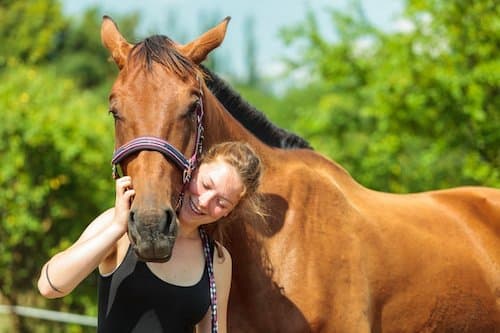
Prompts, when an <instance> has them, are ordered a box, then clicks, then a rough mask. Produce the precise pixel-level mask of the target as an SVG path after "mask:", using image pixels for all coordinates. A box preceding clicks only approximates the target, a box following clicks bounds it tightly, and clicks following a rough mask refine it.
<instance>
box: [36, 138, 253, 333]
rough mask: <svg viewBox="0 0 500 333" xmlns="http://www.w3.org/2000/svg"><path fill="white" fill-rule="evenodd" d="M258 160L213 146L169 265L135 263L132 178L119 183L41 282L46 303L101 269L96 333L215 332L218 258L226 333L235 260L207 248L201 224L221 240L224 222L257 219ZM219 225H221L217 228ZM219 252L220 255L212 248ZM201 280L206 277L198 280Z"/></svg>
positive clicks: (189, 196)
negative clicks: (245, 215) (108, 204)
mask: <svg viewBox="0 0 500 333" xmlns="http://www.w3.org/2000/svg"><path fill="white" fill-rule="evenodd" d="M260 174H261V163H260V160H259V158H258V157H257V155H256V154H255V152H254V151H253V150H252V149H251V148H250V146H248V145H247V144H244V143H239V142H228V143H222V144H219V145H216V146H214V147H212V148H211V149H210V150H209V151H208V152H207V153H206V154H205V155H204V156H203V158H202V160H201V161H200V165H199V167H198V169H197V170H196V171H195V173H194V176H193V179H192V181H191V182H190V184H189V186H188V187H187V189H186V191H185V195H184V200H183V203H182V206H181V208H180V209H179V212H178V223H179V233H178V236H177V239H176V242H175V245H174V248H173V252H172V257H171V259H170V260H169V261H168V262H166V263H152V262H148V263H144V262H140V261H137V257H136V256H135V253H134V252H133V251H132V250H131V246H130V241H129V238H128V236H127V221H128V217H129V210H130V204H131V201H132V200H133V197H134V194H135V192H134V189H133V182H132V179H131V178H130V177H128V176H125V177H122V178H120V179H118V180H117V181H116V203H115V207H114V208H111V209H109V210H107V211H105V212H104V213H102V214H101V215H100V216H98V217H97V218H96V219H95V220H94V221H92V222H91V223H90V224H89V226H88V227H87V228H86V229H85V231H84V232H83V233H82V235H81V236H80V238H79V239H78V240H77V241H76V242H75V243H74V244H73V245H72V246H71V247H69V248H68V249H67V250H65V251H62V252H60V253H58V254H56V255H55V256H54V257H52V258H51V259H50V260H49V261H48V262H47V263H46V264H45V265H44V266H43V268H42V272H41V274H40V278H39V280H38V289H39V290H40V293H41V294H42V295H43V296H45V297H48V298H56V297H62V296H65V295H67V294H69V293H70V292H71V291H72V290H73V289H74V288H75V287H76V286H77V285H78V284H79V283H80V282H81V281H82V280H83V279H85V278H86V277H87V276H88V275H89V274H90V273H91V272H92V271H93V270H94V269H95V268H96V267H98V268H99V273H100V274H99V319H98V331H99V332H148V333H149V332H192V331H193V329H194V328H195V327H196V329H197V331H198V332H211V329H212V323H211V317H212V310H211V308H210V306H209V305H210V303H211V300H210V292H209V274H208V267H206V266H208V265H205V256H204V245H206V244H209V246H210V248H211V250H212V251H211V252H210V253H213V254H214V255H213V258H211V260H212V262H213V276H214V278H215V285H216V299H217V302H216V304H217V322H218V329H219V332H226V330H227V328H226V325H227V323H226V321H227V320H226V317H227V302H228V296H229V289H230V283H231V256H230V254H229V253H228V251H227V250H226V249H225V248H224V247H223V246H222V245H220V244H219V243H214V242H212V241H210V242H207V243H206V244H204V242H203V241H202V236H201V235H202V234H205V233H200V232H199V229H200V227H203V228H205V227H208V225H210V230H211V232H210V234H211V235H213V234H219V235H221V234H222V232H221V230H222V227H223V223H224V222H227V221H229V220H231V217H237V216H238V215H239V213H238V212H236V210H246V211H248V210H250V211H251V212H253V213H256V214H258V215H260V216H262V214H261V209H260V201H259V196H258V193H257V187H258V186H259V180H260ZM216 221H218V222H217V223H214V222H216ZM214 248H215V249H216V251H213V250H214ZM200 277H201V278H200Z"/></svg>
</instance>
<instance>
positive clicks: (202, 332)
mask: <svg viewBox="0 0 500 333" xmlns="http://www.w3.org/2000/svg"><path fill="white" fill-rule="evenodd" d="M215 248H216V249H217V248H221V249H222V252H223V256H222V258H221V257H219V255H218V254H217V253H216V252H217V251H214V255H213V260H214V261H213V262H214V277H215V287H216V288H217V323H218V327H219V330H218V332H219V333H226V332H227V304H228V300H229V291H230V289H231V274H232V265H233V264H232V260H231V255H230V254H229V252H228V251H227V249H226V248H225V247H224V246H220V247H217V246H216V247H215ZM211 325H212V308H211V307H210V308H209V309H208V311H207V313H206V314H205V316H204V317H203V319H202V321H201V322H200V323H199V324H198V325H197V327H196V332H197V333H210V332H211V327H212V326H211Z"/></svg>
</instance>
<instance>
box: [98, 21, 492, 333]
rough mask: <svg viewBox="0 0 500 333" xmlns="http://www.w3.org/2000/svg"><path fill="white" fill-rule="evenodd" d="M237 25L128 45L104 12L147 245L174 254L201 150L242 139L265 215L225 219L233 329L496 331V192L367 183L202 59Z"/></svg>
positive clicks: (113, 105)
mask: <svg viewBox="0 0 500 333" xmlns="http://www.w3.org/2000/svg"><path fill="white" fill-rule="evenodd" d="M228 22H229V18H226V19H224V20H223V21H221V22H220V23H219V24H217V25H215V26H214V27H212V28H211V29H209V30H207V31H205V32H204V33H202V34H201V35H200V36H199V37H197V38H195V39H193V40H192V41H190V42H189V43H186V44H180V43H177V42H175V41H173V40H172V39H170V38H168V37H166V36H163V35H153V36H151V37H148V38H145V39H144V40H142V41H140V42H138V43H136V44H131V43H129V42H128V41H127V40H126V39H125V38H124V37H123V35H122V34H121V33H120V31H119V29H118V27H117V25H116V24H115V23H114V22H113V20H112V19H111V18H109V17H107V16H105V17H104V18H103V21H102V26H101V39H102V42H103V44H104V46H105V47H106V48H107V49H108V50H109V52H110V54H111V57H112V58H113V60H114V62H115V63H116V65H117V66H118V68H119V73H118V75H117V78H116V80H115V82H114V84H113V86H112V88H111V93H110V97H109V104H110V112H111V113H112V114H113V116H114V118H115V146H116V147H115V148H117V149H118V150H120V148H121V147H124V146H126V145H127V144H129V143H131V142H133V143H136V144H137V145H138V146H139V148H138V149H136V150H130V149H129V150H128V151H127V154H124V155H125V156H123V157H122V158H121V159H120V160H115V161H114V163H115V164H120V166H121V168H122V170H123V172H124V173H126V174H128V175H130V176H131V177H132V179H133V181H134V188H135V191H136V196H135V199H134V201H133V204H132V207H131V212H130V219H129V237H130V239H131V242H132V244H133V245H134V248H135V250H136V253H137V255H138V256H139V257H140V258H142V259H143V260H148V261H165V260H168V258H169V256H170V251H171V248H172V245H173V242H174V241H175V236H176V228H177V227H176V223H177V222H176V215H175V205H176V203H177V202H178V197H179V193H180V192H181V191H182V187H183V182H185V181H186V174H187V175H188V176H189V173H190V171H191V169H192V167H195V165H194V166H193V164H194V163H192V162H193V160H196V156H197V154H198V153H200V151H201V150H205V149H207V148H208V147H210V146H212V145H214V144H216V143H219V142H224V141H244V142H248V143H249V144H250V145H251V146H252V147H253V148H254V149H255V151H256V152H257V153H258V154H259V156H260V157H261V160H262V163H263V166H264V175H263V179H262V184H261V186H260V188H259V191H260V193H262V195H263V197H264V200H265V204H266V207H267V209H268V214H267V217H266V222H265V223H260V224H259V223H252V217H251V216H250V217H246V218H245V219H242V220H241V221H238V222H233V223H231V224H230V225H229V227H228V231H227V236H226V240H227V242H226V243H225V245H226V246H227V248H228V250H229V252H230V253H231V255H232V258H233V267H234V269H233V277H232V286H231V292H230V299H229V309H228V320H229V331H231V332H288V333H290V332H355V333H360V332H500V266H499V265H500V190H498V189H493V188H487V187H480V186H477V187H471V186H468V187H465V186H464V187H458V188H450V189H443V190H434V191H428V192H421V193H410V194H394V193H384V192H380V191H375V190H371V189H369V188H367V187H364V186H363V185H361V184H360V183H358V182H357V181H355V180H354V178H353V177H352V176H351V175H350V174H349V173H348V172H347V171H346V170H345V169H344V168H343V167H342V166H340V165H339V164H338V163H336V162H334V161H332V160H330V159H328V158H326V157H325V156H323V155H322V154H321V153H319V152H316V151H314V150H313V149H312V148H311V147H310V146H309V144H308V143H307V141H306V140H304V139H302V138H300V137H299V136H297V135H295V134H293V133H291V132H288V131H286V130H283V129H280V128H279V127H278V126H276V125H274V124H273V123H271V122H270V121H269V120H268V119H267V118H266V117H265V115H264V114H262V113H260V112H259V111H258V110H256V109H255V108H253V107H252V106H251V105H249V104H248V103H247V102H246V101H244V100H243V98H242V97H241V96H240V95H238V93H237V92H235V91H234V90H233V89H232V88H231V87H230V86H229V85H228V84H226V83H225V82H224V81H223V80H222V79H220V78H219V77H218V76H217V75H216V74H215V73H213V72H211V71H209V70H208V69H206V68H205V67H203V65H202V62H203V61H204V60H205V59H206V57H207V56H208V54H209V53H210V52H211V51H213V50H214V49H216V48H217V47H218V46H219V45H221V43H222V42H223V39H224V36H225V34H226V30H227V25H228ZM200 133H201V134H200ZM141 138H146V139H148V140H153V141H155V140H157V142H153V143H151V142H149V143H148V142H145V141H144V140H146V139H144V140H142V139H141ZM141 140H142V141H141ZM141 144H144V145H142V146H141ZM154 144H157V145H158V146H162V147H166V146H168V148H169V150H170V148H172V149H173V150H174V151H175V152H176V153H177V154H175V156H172V154H171V153H169V151H165V149H164V148H158V147H157V146H154ZM148 145H149V146H148ZM129 148H130V147H129ZM178 155H181V156H180V157H179V156H178ZM186 156H187V158H186ZM189 156H191V158H189ZM176 159H178V160H180V161H181V162H179V161H177V160H176ZM174 162H175V163H174ZM187 178H189V177H187Z"/></svg>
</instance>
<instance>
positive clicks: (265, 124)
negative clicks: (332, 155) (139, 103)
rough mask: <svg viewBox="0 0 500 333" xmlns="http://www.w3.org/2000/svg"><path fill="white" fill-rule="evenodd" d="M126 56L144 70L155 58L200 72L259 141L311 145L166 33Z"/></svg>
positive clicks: (178, 69)
mask: <svg viewBox="0 0 500 333" xmlns="http://www.w3.org/2000/svg"><path fill="white" fill-rule="evenodd" d="M129 57H130V60H132V61H136V62H140V63H141V64H143V65H144V66H145V67H146V69H147V70H148V71H152V68H153V63H155V62H156V63H158V64H161V65H162V66H164V67H165V68H166V69H167V70H169V71H172V72H174V73H176V74H177V75H179V76H180V77H182V78H187V77H188V76H193V75H201V76H202V77H204V78H205V83H206V84H207V86H208V88H209V89H210V91H212V93H213V94H214V95H215V97H216V98H217V99H218V100H219V102H221V103H222V105H223V106H224V107H225V108H226V109H227V110H228V111H229V112H230V113H231V114H232V115H233V117H235V118H236V119H237V120H238V121H239V122H240V123H241V124H242V125H243V126H244V127H245V128H246V129H248V130H249V131H250V132H251V133H253V134H254V135H255V136H256V137H257V138H259V139H260V140H261V141H263V142H264V143H266V144H268V145H270V146H272V147H277V148H284V149H298V148H307V149H312V147H311V146H310V145H309V143H308V142H307V141H306V140H305V139H303V138H301V137H300V136H298V135H296V134H294V133H291V132H289V131H287V130H284V129H282V128H280V127H278V126H276V125H275V124H273V123H272V122H271V121H270V120H269V119H268V118H267V117H266V116H265V115H264V113H262V112H261V111H259V110H257V109H256V108H255V107H253V106H251V105H250V104H248V103H247V102H246V101H245V100H244V99H243V98H242V97H241V96H240V95H239V94H238V93H237V92H235V91H234V90H233V89H232V88H230V87H229V85H227V84H226V83H225V82H224V81H223V80H222V79H221V78H219V77H218V76H217V75H216V74H214V73H213V72H212V71H210V70H209V69H208V68H206V67H204V66H200V68H201V71H200V70H199V69H198V68H197V67H196V66H195V65H194V64H193V63H192V62H191V61H189V59H187V58H186V57H184V56H183V55H181V54H180V53H179V52H178V51H177V50H176V49H175V47H174V42H173V41H172V40H171V39H170V38H168V37H167V36H163V35H153V36H151V37H148V38H145V39H144V40H143V41H141V42H139V43H137V44H135V45H134V47H133V48H132V52H130V53H129Z"/></svg>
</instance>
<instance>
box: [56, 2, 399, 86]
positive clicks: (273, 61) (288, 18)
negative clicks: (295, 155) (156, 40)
mask: <svg viewBox="0 0 500 333" xmlns="http://www.w3.org/2000/svg"><path fill="white" fill-rule="evenodd" d="M361 3H362V6H363V8H364V9H365V14H366V16H367V17H368V19H369V20H370V21H372V22H373V23H375V24H376V25H377V26H379V27H380V28H382V29H384V30H390V29H392V28H394V27H395V24H396V22H395V21H396V17H397V15H398V14H399V13H400V12H401V9H402V7H401V6H402V0H361ZM62 4H63V10H64V11H65V13H66V14H69V15H71V16H75V17H78V15H80V14H82V13H83V11H84V9H85V8H87V7H89V6H96V7H98V8H99V9H100V11H101V13H102V14H106V15H109V16H111V17H114V16H116V17H117V16H119V15H122V14H126V13H130V12H139V14H140V20H139V21H140V26H139V37H140V38H144V37H147V36H149V35H152V34H162V35H167V36H169V37H170V38H172V39H173V40H175V41H177V42H179V43H182V44H184V43H187V42H189V41H190V40H191V39H193V38H195V37H197V36H198V35H199V34H201V33H202V32H204V31H205V30H206V29H205V28H206V27H204V26H202V24H206V23H205V22H206V21H205V22H201V21H202V20H201V18H203V17H208V18H209V19H210V20H211V21H215V22H218V21H221V20H222V19H224V18H225V17H226V16H231V21H230V23H229V26H228V30H227V33H226V37H225V39H224V42H223V44H222V45H221V46H220V47H219V49H217V50H216V51H214V52H217V53H218V54H219V55H220V56H221V58H222V59H224V61H228V62H229V63H230V67H231V68H232V71H233V72H234V73H236V74H237V75H239V76H243V75H244V73H245V68H244V67H245V64H244V59H245V57H244V52H245V50H244V41H245V36H244V33H245V29H244V26H245V24H246V20H247V19H248V18H249V17H253V19H254V29H255V31H254V35H255V38H256V39H257V40H258V44H257V67H258V70H259V73H260V74H261V75H262V76H265V77H273V76H274V75H278V74H279V73H280V71H281V70H282V68H283V65H282V61H281V59H283V58H284V57H293V56H294V55H296V53H297V50H296V49H294V48H293V47H287V46H286V45H285V44H284V42H283V41H282V40H281V39H280V37H279V31H280V29H282V28H284V27H293V26H294V25H297V24H298V23H301V22H303V21H304V20H305V17H306V12H307V10H308V9H309V8H310V9H312V10H313V12H314V13H315V14H316V15H317V17H318V20H319V23H320V28H321V30H322V31H323V32H324V34H325V36H326V37H329V38H332V39H333V32H332V30H333V28H332V25H331V20H330V19H329V16H328V9H329V8H335V9H341V10H342V9H347V8H348V7H349V0H334V1H332V0H330V1H328V0H250V1H241V0H142V1H139V0H120V1H116V0H112V1H111V0H108V1H100V0H62ZM173 26H175V29H174V30H176V31H167V30H168V28H169V27H170V28H172V27H173ZM176 34H177V35H176ZM186 38H187V39H186Z"/></svg>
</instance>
